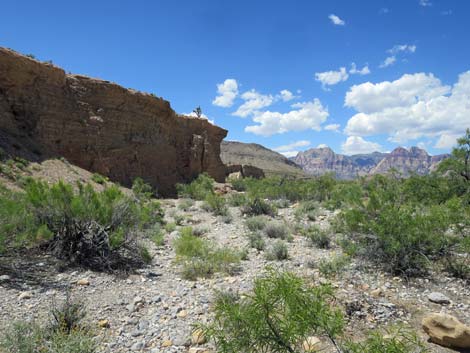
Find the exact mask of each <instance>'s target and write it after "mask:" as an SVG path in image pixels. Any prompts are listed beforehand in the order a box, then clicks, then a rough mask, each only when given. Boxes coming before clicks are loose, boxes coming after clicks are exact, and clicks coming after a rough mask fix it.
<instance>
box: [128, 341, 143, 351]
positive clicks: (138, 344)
mask: <svg viewBox="0 0 470 353" xmlns="http://www.w3.org/2000/svg"><path fill="white" fill-rule="evenodd" d="M144 347H145V342H136V343H134V344H133V345H132V347H131V351H141V350H142V349H143V348H144Z"/></svg>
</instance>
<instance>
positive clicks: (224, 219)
mask: <svg viewBox="0 0 470 353" xmlns="http://www.w3.org/2000/svg"><path fill="white" fill-rule="evenodd" d="M219 220H220V222H222V223H225V224H229V223H232V222H233V215H232V214H231V213H230V211H227V214H224V215H222V216H220V217H219Z"/></svg>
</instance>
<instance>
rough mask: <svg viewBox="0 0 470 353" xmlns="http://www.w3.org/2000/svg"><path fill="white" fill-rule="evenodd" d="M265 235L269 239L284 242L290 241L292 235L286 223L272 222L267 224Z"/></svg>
mask: <svg viewBox="0 0 470 353" xmlns="http://www.w3.org/2000/svg"><path fill="white" fill-rule="evenodd" d="M264 233H265V234H266V236H267V237H268V238H274V239H282V240H286V239H288V238H289V235H290V232H289V228H287V226H286V225H285V224H284V223H282V222H276V221H272V222H269V223H268V224H266V226H265V227H264Z"/></svg>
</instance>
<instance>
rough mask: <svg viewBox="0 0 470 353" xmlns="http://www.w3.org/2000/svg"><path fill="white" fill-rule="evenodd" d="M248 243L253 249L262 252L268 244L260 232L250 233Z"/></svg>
mask: <svg viewBox="0 0 470 353" xmlns="http://www.w3.org/2000/svg"><path fill="white" fill-rule="evenodd" d="M247 237H248V243H249V246H250V247H251V248H254V249H256V250H258V251H262V250H264V249H265V247H266V242H265V241H264V238H263V236H262V235H261V233H260V232H252V233H248V235H247Z"/></svg>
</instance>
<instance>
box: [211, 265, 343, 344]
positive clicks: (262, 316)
mask: <svg viewBox="0 0 470 353" xmlns="http://www.w3.org/2000/svg"><path fill="white" fill-rule="evenodd" d="M332 299H333V291H332V289H331V287H329V286H318V287H311V286H308V285H306V284H305V283H304V282H303V280H302V279H301V278H299V277H297V276H296V275H294V274H292V273H289V272H280V273H279V272H277V271H275V270H273V269H268V272H267V274H266V275H264V276H263V277H260V278H258V279H256V280H255V282H254V287H253V290H252V292H251V293H248V294H247V295H244V296H238V295H235V294H233V293H223V292H219V293H217V295H216V299H215V304H214V319H213V321H212V322H211V323H210V324H208V325H206V326H203V327H202V330H203V331H204V332H205V334H206V336H207V337H208V338H209V339H210V340H212V341H213V342H214V343H215V345H216V347H217V351H218V352H221V353H239V352H247V353H264V352H280V353H291V352H298V351H300V349H301V348H300V347H301V345H302V342H303V340H305V339H306V338H307V337H308V336H310V335H313V334H315V335H326V336H328V337H330V338H331V339H334V338H335V337H336V336H337V335H339V334H340V333H341V332H342V329H343V325H344V324H343V319H342V315H341V313H340V312H339V311H338V310H336V309H334V308H332V307H331V306H330V305H329V301H330V300H332Z"/></svg>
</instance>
